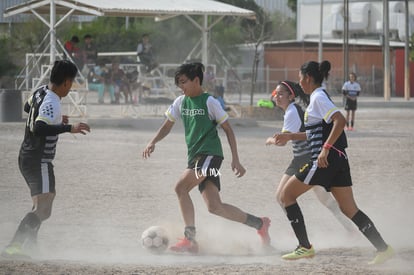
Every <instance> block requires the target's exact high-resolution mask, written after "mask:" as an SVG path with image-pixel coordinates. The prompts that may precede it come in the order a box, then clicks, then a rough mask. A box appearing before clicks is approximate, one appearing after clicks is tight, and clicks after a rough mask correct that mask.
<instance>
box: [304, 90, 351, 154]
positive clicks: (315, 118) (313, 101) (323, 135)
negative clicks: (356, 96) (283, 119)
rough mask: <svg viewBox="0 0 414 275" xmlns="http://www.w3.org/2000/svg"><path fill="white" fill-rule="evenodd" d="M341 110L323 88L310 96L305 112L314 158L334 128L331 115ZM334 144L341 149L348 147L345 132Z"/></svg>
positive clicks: (306, 126) (307, 132)
mask: <svg viewBox="0 0 414 275" xmlns="http://www.w3.org/2000/svg"><path fill="white" fill-rule="evenodd" d="M336 112H340V110H339V109H338V107H336V106H335V104H334V103H333V102H332V100H331V99H330V97H329V95H328V94H327V93H326V92H325V90H323V89H322V88H318V89H316V90H315V91H314V92H313V93H312V94H311V96H310V102H309V106H308V107H307V108H306V112H305V128H306V136H307V139H308V141H309V143H310V147H311V152H312V159H313V160H316V159H317V158H318V155H319V153H320V152H321V150H322V145H323V144H324V142H325V141H326V140H327V138H328V136H329V134H330V132H331V130H332V126H333V123H332V120H331V117H332V115H333V114H334V113H336ZM333 146H334V147H335V148H337V149H339V150H343V149H345V148H346V147H348V144H347V140H346V136H345V133H344V132H342V134H341V135H340V136H339V138H338V139H337V141H336V142H335V144H333Z"/></svg>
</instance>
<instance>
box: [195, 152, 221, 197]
mask: <svg viewBox="0 0 414 275" xmlns="http://www.w3.org/2000/svg"><path fill="white" fill-rule="evenodd" d="M222 162H223V158H222V157H219V156H211V155H198V156H196V157H195V158H194V160H193V161H192V162H191V163H190V165H188V167H187V168H188V169H193V170H194V173H196V177H206V178H205V179H204V180H203V181H202V182H201V183H200V184H199V185H198V190H200V193H203V191H204V189H205V188H206V184H207V182H212V183H213V184H214V185H215V186H216V187H217V188H218V190H219V191H220V167H221V163H222Z"/></svg>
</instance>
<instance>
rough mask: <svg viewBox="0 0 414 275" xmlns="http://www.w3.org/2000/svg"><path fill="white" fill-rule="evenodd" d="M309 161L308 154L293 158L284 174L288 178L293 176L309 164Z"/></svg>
mask: <svg viewBox="0 0 414 275" xmlns="http://www.w3.org/2000/svg"><path fill="white" fill-rule="evenodd" d="M310 159H311V155H310V154H306V155H303V156H299V157H294V158H293V159H292V161H291V162H290V164H289V166H288V168H287V169H286V171H285V174H286V175H288V176H293V175H294V174H295V173H296V172H298V171H299V169H300V168H301V167H302V166H303V165H304V164H306V163H308V162H309V160H310Z"/></svg>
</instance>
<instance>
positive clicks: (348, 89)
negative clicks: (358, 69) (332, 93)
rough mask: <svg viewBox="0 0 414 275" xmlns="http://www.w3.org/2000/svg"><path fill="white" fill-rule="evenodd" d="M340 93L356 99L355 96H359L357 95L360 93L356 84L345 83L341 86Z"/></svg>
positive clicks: (359, 88) (359, 87)
mask: <svg viewBox="0 0 414 275" xmlns="http://www.w3.org/2000/svg"><path fill="white" fill-rule="evenodd" d="M342 91H343V92H344V95H348V96H350V97H352V98H356V97H357V96H359V93H360V92H361V86H360V85H359V83H358V82H351V81H347V82H345V83H344V85H343V86H342Z"/></svg>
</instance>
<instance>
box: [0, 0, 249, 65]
mask: <svg viewBox="0 0 414 275" xmlns="http://www.w3.org/2000/svg"><path fill="white" fill-rule="evenodd" d="M21 13H30V14H34V15H35V16H37V17H38V18H39V19H40V20H41V21H42V22H44V23H45V24H46V25H48V26H49V29H50V32H49V33H50V60H51V63H52V62H53V61H54V60H55V53H56V35H55V29H56V27H57V26H58V25H59V24H60V23H61V22H63V21H64V20H65V19H66V18H67V17H68V16H70V15H95V16H114V17H124V16H131V17H154V18H155V19H156V20H164V19H168V18H171V17H175V16H180V15H183V16H186V17H187V18H188V19H189V20H190V21H191V22H192V23H193V24H195V25H196V26H197V27H198V28H199V29H200V30H201V32H202V38H201V41H202V51H201V52H202V62H203V63H205V64H207V63H208V47H207V43H208V41H207V40H208V32H209V31H210V29H211V28H212V27H213V26H214V25H215V24H217V23H218V22H219V21H220V20H221V19H222V18H223V17H224V16H238V17H245V18H251V19H254V18H255V13H254V12H253V11H250V10H246V9H242V8H239V7H235V6H232V5H229V4H225V3H221V2H217V1H213V0H152V1H148V0H115V1H114V0H32V1H28V2H26V3H23V4H20V5H16V6H13V7H10V8H8V9H6V11H5V13H4V16H5V17H8V16H13V15H16V14H21ZM44 15H49V16H50V19H49V22H48V21H47V20H46V19H44V17H43V16H44ZM57 15H61V16H63V17H61V18H60V19H59V21H58V22H56V18H57V17H56V16H57ZM192 15H201V16H203V23H202V24H198V23H197V22H196V21H195V20H194V19H192V18H191V16H192ZM209 16H214V17H215V18H216V20H214V21H213V22H212V23H210V25H209V24H208V17H209Z"/></svg>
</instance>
